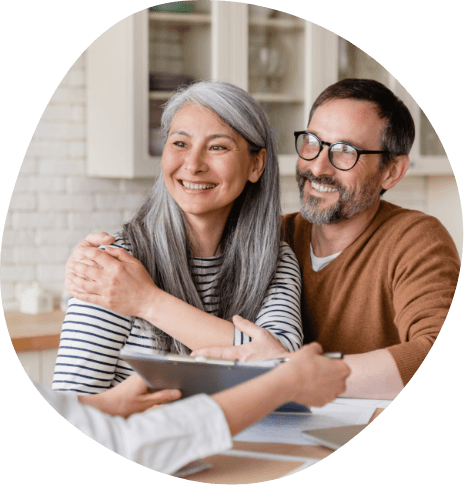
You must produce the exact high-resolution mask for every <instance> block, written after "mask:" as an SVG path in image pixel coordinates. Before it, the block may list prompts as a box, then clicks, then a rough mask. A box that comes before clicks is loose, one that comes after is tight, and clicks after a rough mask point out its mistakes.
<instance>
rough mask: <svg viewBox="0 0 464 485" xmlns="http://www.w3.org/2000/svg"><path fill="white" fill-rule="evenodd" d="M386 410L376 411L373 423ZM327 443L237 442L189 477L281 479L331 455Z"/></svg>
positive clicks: (244, 480)
mask: <svg viewBox="0 0 464 485" xmlns="http://www.w3.org/2000/svg"><path fill="white" fill-rule="evenodd" d="M382 411H383V409H381V408H378V409H376V410H375V411H374V413H373V415H372V417H371V418H370V420H369V423H370V422H372V421H373V420H374V419H375V418H376V417H377V416H378V415H379V414H380V413H381V412H382ZM333 452H334V450H332V449H330V448H327V447H325V446H315V445H310V444H308V445H302V444H290V443H265V442H245V441H234V444H233V448H232V450H230V451H228V452H225V453H223V454H217V455H213V456H208V457H206V458H204V459H203V460H201V461H203V462H205V463H207V464H208V465H210V466H211V468H208V469H205V470H203V471H200V472H197V473H194V474H192V475H189V476H187V477H185V479H187V480H191V481H195V482H204V483H218V484H222V483H224V484H229V483H235V484H242V483H256V482H263V481H267V480H274V479H277V478H281V477H283V476H285V475H287V474H290V473H295V472H298V471H299V470H302V469H304V468H306V467H307V466H309V465H311V464H313V463H316V462H317V461H319V460H322V459H323V458H326V457H327V456H329V455H331V454H332V453H333Z"/></svg>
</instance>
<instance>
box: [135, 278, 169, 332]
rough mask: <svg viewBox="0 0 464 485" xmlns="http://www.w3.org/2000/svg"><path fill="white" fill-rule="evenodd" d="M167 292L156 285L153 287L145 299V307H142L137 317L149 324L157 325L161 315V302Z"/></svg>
mask: <svg viewBox="0 0 464 485" xmlns="http://www.w3.org/2000/svg"><path fill="white" fill-rule="evenodd" d="M164 293H165V292H164V291H163V290H160V289H159V288H158V287H157V286H156V285H153V286H152V287H151V288H150V290H149V291H148V292H147V293H146V294H145V295H144V297H143V305H140V307H139V310H138V312H137V315H135V316H136V317H138V318H142V319H143V320H146V321H147V322H150V323H152V324H153V325H155V324H156V320H157V319H158V318H159V314H160V302H161V299H162V297H163V294H164Z"/></svg>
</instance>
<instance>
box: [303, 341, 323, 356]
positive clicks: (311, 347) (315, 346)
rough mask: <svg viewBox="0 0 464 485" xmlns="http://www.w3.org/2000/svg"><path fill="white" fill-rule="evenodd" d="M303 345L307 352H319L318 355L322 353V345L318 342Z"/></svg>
mask: <svg viewBox="0 0 464 485" xmlns="http://www.w3.org/2000/svg"><path fill="white" fill-rule="evenodd" d="M304 347H306V348H307V349H308V353H311V354H319V355H322V354H323V350H322V346H321V344H320V343H318V342H311V343H310V344H308V345H305V346H304Z"/></svg>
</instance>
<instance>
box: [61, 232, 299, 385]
mask: <svg viewBox="0 0 464 485" xmlns="http://www.w3.org/2000/svg"><path fill="white" fill-rule="evenodd" d="M120 243H121V241H119V242H118V241H116V243H115V244H116V245H119V244H120ZM119 247H121V246H119ZM220 264H221V257H220V256H216V257H213V258H206V259H204V258H195V260H194V269H193V278H194V281H195V284H196V286H197V289H198V292H199V295H200V296H201V298H202V301H203V304H204V307H205V310H206V311H207V312H208V313H211V314H214V313H215V311H216V310H217V300H216V297H215V295H214V278H215V276H216V274H217V273H218V271H219V268H220ZM300 295H301V276H300V268H299V266H298V261H297V259H296V256H295V254H294V253H293V251H292V250H291V249H290V247H289V246H288V245H287V244H286V243H284V242H282V243H281V246H280V256H279V263H278V266H277V270H276V274H275V277H274V280H273V281H272V283H271V285H270V287H269V288H268V291H267V293H266V297H265V299H264V302H263V306H262V308H261V311H260V313H259V315H258V318H257V320H256V322H255V323H256V325H259V326H260V327H262V328H265V329H267V330H268V331H269V332H271V333H272V334H273V335H274V337H276V338H277V339H278V340H279V341H280V342H281V343H282V345H284V347H285V348H286V349H287V350H289V351H293V350H297V349H298V348H299V347H300V346H301V345H302V342H303V332H302V325H301V314H300ZM134 320H135V319H134V318H133V317H130V316H127V315H122V314H120V313H116V312H114V311H110V310H106V309H104V308H103V307H100V306H98V305H94V304H90V303H86V302H83V301H80V300H77V299H75V298H71V299H70V301H69V305H68V310H67V313H66V317H65V319H64V322H63V326H62V330H61V339H60V347H59V350H58V356H57V360H56V364H55V373H54V378H53V389H54V390H56V391H76V392H78V393H79V394H94V393H99V392H103V391H104V390H106V389H108V388H110V387H113V386H115V385H116V384H118V383H119V382H121V381H123V380H124V379H126V378H127V377H129V376H130V375H131V374H133V373H134V371H133V369H132V367H131V366H130V365H129V364H127V363H126V362H125V361H124V360H122V359H121V358H120V357H119V353H120V351H121V350H122V349H123V348H125V349H126V350H129V351H132V352H138V353H145V354H153V346H152V338H151V336H150V335H149V334H147V333H146V332H145V331H144V330H143V329H142V328H141V327H140V325H139V324H138V323H137V322H136V321H134ZM250 341H251V339H250V337H248V336H247V335H245V334H243V333H242V332H240V331H238V330H237V329H235V334H234V345H241V344H243V343H247V342H250Z"/></svg>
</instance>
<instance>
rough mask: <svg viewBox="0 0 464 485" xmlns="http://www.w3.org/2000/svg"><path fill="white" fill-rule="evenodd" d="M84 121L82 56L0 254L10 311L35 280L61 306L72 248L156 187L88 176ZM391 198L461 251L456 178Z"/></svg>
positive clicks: (289, 186) (48, 125) (52, 106)
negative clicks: (426, 216) (438, 225)
mask: <svg viewBox="0 0 464 485" xmlns="http://www.w3.org/2000/svg"><path fill="white" fill-rule="evenodd" d="M85 116H86V110H85V54H84V55H83V56H82V57H81V58H79V59H78V60H77V62H76V63H75V64H74V66H73V67H72V68H71V69H70V71H69V72H68V74H67V75H66V76H65V78H64V79H63V81H62V83H61V84H60V86H59V87H58V89H57V91H56V92H55V94H54V95H53V97H52V99H51V100H50V103H49V104H48V106H47V108H46V109H45V112H44V114H43V116H42V119H41V121H40V123H39V125H38V126H37V129H36V131H35V133H34V136H33V138H32V140H31V144H30V146H29V149H28V151H27V154H26V156H25V159H24V162H23V164H22V167H21V170H20V173H19V176H18V180H17V182H16V185H15V189H14V192H13V197H12V200H11V204H10V208H9V213H8V217H7V220H6V225H5V232H4V236H3V246H2V253H1V290H2V299H3V308H4V310H5V311H8V310H16V309H17V308H18V298H19V295H20V293H21V291H22V290H23V289H24V288H25V287H27V286H29V285H30V284H31V283H32V282H33V281H37V282H39V283H40V284H41V285H42V286H43V287H45V288H47V289H49V290H50V291H52V292H53V293H54V294H55V295H56V298H57V299H59V296H60V294H61V291H62V289H63V287H64V274H65V263H66V260H67V258H68V257H69V255H70V254H71V252H72V249H73V248H74V246H75V245H76V244H77V243H78V242H79V241H80V240H82V239H83V238H84V237H85V236H86V235H87V234H88V233H89V232H93V231H106V232H110V233H112V232H115V231H117V230H119V229H120V228H121V226H122V224H123V222H124V221H126V220H127V219H129V218H130V216H131V215H132V214H133V213H134V211H135V210H136V208H137V207H138V205H139V203H140V202H141V201H142V199H143V198H144V197H145V195H146V194H147V192H148V190H149V189H150V187H151V185H152V183H153V180H147V179H143V180H142V179H140V180H124V179H98V178H90V177H87V176H86V166H85V163H86V162H85V157H86V141H85V133H86V118H85ZM295 160H296V157H295ZM385 198H386V199H387V200H390V201H392V202H394V203H397V204H399V205H402V206H404V207H407V208H411V209H418V210H422V211H424V212H428V213H431V214H433V215H435V216H437V217H438V218H439V219H440V220H442V222H443V223H444V224H445V226H446V227H447V228H448V230H449V231H450V233H451V234H452V236H453V237H454V239H455V241H456V244H457V245H458V248H459V251H461V248H462V217H461V209H460V205H459V197H458V195H457V188H456V184H455V181H454V177H452V176H449V177H406V178H405V179H404V180H403V181H401V183H400V184H399V185H398V186H397V187H395V188H394V189H393V190H391V191H389V192H388V193H387V194H386V197H385ZM282 206H283V211H284V213H287V212H295V211H297V210H298V206H299V200H298V190H297V186H296V181H295V177H293V176H291V177H283V178H282Z"/></svg>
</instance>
